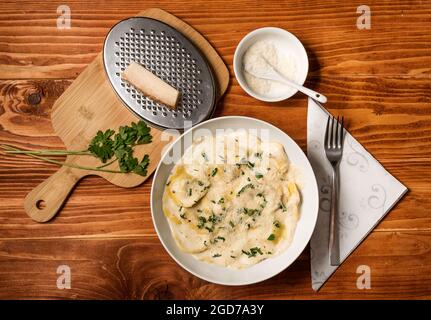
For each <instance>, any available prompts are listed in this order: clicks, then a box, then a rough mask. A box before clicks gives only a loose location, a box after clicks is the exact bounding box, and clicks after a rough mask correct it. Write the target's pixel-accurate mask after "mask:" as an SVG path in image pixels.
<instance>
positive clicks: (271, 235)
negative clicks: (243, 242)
mask: <svg viewBox="0 0 431 320" xmlns="http://www.w3.org/2000/svg"><path fill="white" fill-rule="evenodd" d="M266 240H269V241H274V240H275V234H273V233H271V234H270V235H269V237H268V239H266Z"/></svg>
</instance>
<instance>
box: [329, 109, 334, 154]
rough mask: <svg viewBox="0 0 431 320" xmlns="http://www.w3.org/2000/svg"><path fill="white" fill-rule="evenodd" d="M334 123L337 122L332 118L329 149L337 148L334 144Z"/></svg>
mask: <svg viewBox="0 0 431 320" xmlns="http://www.w3.org/2000/svg"><path fill="white" fill-rule="evenodd" d="M334 122H335V119H334V117H332V116H331V134H330V136H329V139H330V142H329V143H330V145H329V147H330V148H335V144H334V140H335V137H334Z"/></svg>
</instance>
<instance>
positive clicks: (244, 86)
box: [233, 27, 309, 102]
mask: <svg viewBox="0 0 431 320" xmlns="http://www.w3.org/2000/svg"><path fill="white" fill-rule="evenodd" d="M268 31H269V32H281V33H284V34H285V35H287V36H289V37H291V38H292V39H294V41H295V42H297V44H298V49H299V51H301V52H302V54H303V55H304V56H305V58H306V59H305V61H306V65H305V67H304V69H305V72H304V77H303V79H301V80H300V81H299V82H298V84H299V85H303V84H304V83H305V80H307V75H308V68H309V61H308V55H307V50H305V47H304V45H303V44H302V42H301V41H300V40H299V39H298V38H297V37H296V36H295V35H294V34H293V33H291V32H289V31H287V30H285V29H282V28H278V27H263V28H258V29H255V30H253V31H251V32H249V33H248V34H246V35H245V36H244V38H242V39H241V41H240V42H239V43H238V45H237V47H236V49H235V53H234V55H233V71H234V74H235V78H236V80H237V81H238V83H239V85H240V87H241V88H242V89H243V90H244V91H245V92H246V93H247V94H248V95H250V96H251V97H253V98H255V99H257V100H260V101H264V102H280V101H283V100H286V99H289V98H290V97H292V96H294V95H295V94H296V93H297V92H298V90H294V91H292V93H287V94H285V95H282V96H279V97H274V98H271V97H266V96H263V95H260V94H258V93H256V92H254V91H253V90H251V89H250V88H249V87H248V85H247V84H246V83H245V82H244V81H242V80H241V76H240V73H241V70H240V69H239V68H240V65H241V61H239V57H238V54H239V53H238V51H239V49H240V48H241V47H242V46H244V44H245V43H246V41H248V40H249V39H251V38H252V37H255V36H256V35H258V34H260V33H263V32H268Z"/></svg>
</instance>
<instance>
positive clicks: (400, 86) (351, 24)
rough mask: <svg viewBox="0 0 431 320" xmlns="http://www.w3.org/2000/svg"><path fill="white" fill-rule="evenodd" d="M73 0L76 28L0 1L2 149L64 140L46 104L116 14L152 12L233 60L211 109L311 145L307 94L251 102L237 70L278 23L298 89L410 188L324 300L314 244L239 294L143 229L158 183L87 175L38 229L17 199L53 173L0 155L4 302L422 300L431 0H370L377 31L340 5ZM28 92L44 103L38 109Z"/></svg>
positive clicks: (428, 199)
mask: <svg viewBox="0 0 431 320" xmlns="http://www.w3.org/2000/svg"><path fill="white" fill-rule="evenodd" d="M68 4H69V5H70V7H71V10H72V29H70V30H58V29H57V28H56V18H57V14H56V8H57V5H58V3H56V2H50V1H36V2H31V1H22V2H20V3H19V4H18V3H14V2H2V3H0V78H1V79H2V80H0V93H1V98H0V143H10V144H14V145H17V146H20V147H24V148H63V147H64V145H63V143H62V142H61V140H60V139H59V138H58V137H57V136H56V134H55V132H54V130H53V128H52V124H51V122H50V114H51V111H52V106H53V103H54V102H55V101H56V99H57V98H58V97H59V96H60V95H61V93H62V92H64V90H65V89H66V88H67V87H68V86H69V85H70V84H71V81H72V80H73V79H74V78H76V76H77V75H78V74H79V73H80V72H81V71H82V70H83V69H84V68H85V67H86V66H87V65H88V63H90V62H91V61H92V60H93V59H94V57H95V56H96V55H97V53H98V52H99V51H100V50H101V48H102V44H103V39H104V36H105V35H106V33H107V32H108V30H109V28H110V27H111V26H112V25H113V24H114V23H115V22H116V21H118V20H120V19H122V18H125V17H128V16H131V15H134V14H136V12H138V11H140V10H144V9H145V8H149V7H154V6H158V7H161V8H163V9H166V10H168V11H171V12H172V13H173V14H175V15H177V16H178V17H180V18H181V19H184V20H185V21H186V22H187V23H190V24H191V25H192V26H193V27H194V28H196V29H197V30H198V31H199V32H200V33H202V34H204V35H205V37H206V38H207V39H208V40H209V41H210V42H211V44H212V45H213V46H214V47H215V48H216V49H217V51H218V52H219V53H220V54H221V56H222V58H223V60H224V61H225V62H226V64H227V65H228V68H229V72H230V85H229V87H228V91H227V93H226V94H225V96H224V97H223V99H222V100H221V101H220V103H219V105H218V107H217V111H216V116H224V115H245V116H252V117H256V118H259V119H262V120H265V121H268V122H270V123H272V124H274V125H276V126H278V127H280V128H281V129H282V130H284V131H285V132H286V133H288V134H289V135H290V136H291V137H292V138H294V139H295V140H296V141H297V142H298V143H299V144H300V145H301V147H302V148H303V149H304V150H305V147H306V99H305V98H304V97H303V96H301V95H295V96H294V97H293V98H292V99H289V100H288V101H284V102H280V103H275V104H267V103H263V102H259V101H256V100H254V99H252V98H251V97H249V96H247V95H246V94H245V93H244V92H243V91H242V89H241V88H240V87H239V86H238V83H237V82H236V80H235V78H234V74H233V69H232V60H233V53H234V51H235V47H236V45H237V43H238V42H239V41H240V39H241V38H242V37H243V36H244V35H245V34H247V33H248V32H249V31H251V30H253V29H255V28H258V27H263V26H268V25H271V26H278V27H282V28H285V29H288V30H289V31H292V32H293V33H295V34H296V35H297V36H298V37H299V38H300V39H301V41H303V43H304V44H305V46H306V49H307V52H308V54H309V58H310V75H309V77H308V80H307V85H308V86H310V88H312V89H314V90H317V91H322V92H323V93H324V94H325V95H327V96H328V99H329V103H328V105H327V107H328V109H329V110H330V111H331V112H332V113H333V114H334V115H344V116H345V117H346V118H347V119H348V123H347V127H348V129H349V131H350V132H351V133H352V134H353V135H354V136H355V137H356V138H357V139H358V140H359V141H360V142H361V143H362V144H363V145H364V147H366V148H367V149H368V150H369V151H370V152H371V153H372V154H373V155H374V156H375V157H376V158H377V159H378V160H379V161H380V162H381V163H382V164H383V165H384V166H385V168H386V169H388V170H389V172H391V173H392V174H393V175H394V176H395V177H397V178H398V179H399V180H400V181H401V182H403V183H404V184H405V185H406V186H407V187H408V188H409V192H408V193H407V195H406V196H405V197H404V198H403V199H402V201H401V202H400V203H399V204H397V205H396V207H395V208H394V209H393V210H392V211H391V212H390V213H389V214H388V215H387V217H386V218H385V219H384V220H383V221H382V222H381V223H380V224H379V225H378V226H377V228H376V229H375V230H374V231H373V232H372V234H371V235H370V236H369V237H368V238H367V239H366V241H364V242H363V243H362V244H361V245H360V246H359V248H358V249H357V250H355V252H354V253H353V254H352V255H351V256H350V257H349V258H348V260H347V261H346V262H345V263H344V264H343V265H342V266H341V267H340V268H339V270H337V272H336V273H335V274H334V275H333V276H332V277H331V278H330V279H329V281H328V282H327V283H326V284H325V285H324V287H323V288H322V290H321V291H320V292H319V293H314V292H313V291H312V290H311V281H310V277H311V275H310V266H309V252H307V251H306V252H304V253H303V254H302V255H301V257H300V259H298V260H297V261H296V262H295V263H294V264H293V265H292V266H291V267H290V268H288V269H287V270H286V271H284V272H283V273H281V274H280V275H278V276H276V277H275V278H273V279H270V280H268V281H265V282H263V283H260V284H257V285H252V286H241V287H233V288H232V287H225V286H218V285H213V284H209V283H207V282H205V281H202V280H199V279H198V278H196V277H194V276H192V275H190V274H188V273H187V272H186V271H184V270H183V269H182V268H181V267H179V266H178V265H176V264H175V262H174V261H173V260H172V259H171V258H170V257H169V256H168V254H167V253H166V252H165V251H164V249H163V248H162V246H161V244H160V242H159V240H158V239H157V237H156V234H155V231H154V228H153V225H152V222H151V214H150V208H149V194H150V188H151V178H150V179H149V180H148V181H146V182H145V183H144V184H142V185H141V186H139V187H136V188H133V189H122V188H119V187H116V186H113V185H111V184H109V183H107V182H106V181H104V180H103V179H101V178H99V177H88V178H85V179H83V180H82V181H80V182H79V184H78V186H77V188H76V189H75V190H74V193H73V195H72V196H71V197H70V199H69V201H68V203H67V204H66V205H65V207H64V208H63V210H62V212H61V215H59V216H58V217H56V218H55V219H53V220H52V222H50V223H47V224H45V225H38V224H35V223H34V222H33V221H31V220H30V219H28V218H27V216H26V215H25V212H24V210H23V207H22V205H23V198H24V196H25V194H26V193H27V192H29V191H30V190H31V189H32V188H33V187H35V186H36V185H37V184H38V183H40V182H42V181H43V180H44V179H46V178H47V177H48V176H50V175H51V174H53V173H54V172H55V171H56V170H57V168H56V167H55V166H53V165H47V164H42V163H40V162H39V161H36V160H34V159H29V158H25V157H9V156H7V157H6V156H4V155H1V154H0V298H10V297H13V298H67V299H76V298H90V299H105V298H107V299H117V298H133V299H143V298H145V299H172V298H184V299H196V298H214V299H215V298H226V299H240V298H246V299H247V298H256V299H271V298H280V299H305V298H312V299H326V298H330V299H332V298H354V299H372V298H383V299H386V298H417V299H423V298H427V299H429V298H431V279H430V274H431V270H430V266H431V251H430V243H431V234H430V232H431V217H430V215H429V212H430V211H431V169H430V168H431V104H430V94H431V68H430V66H431V63H430V62H431V44H430V43H431V41H430V40H431V35H430V33H429V32H428V30H429V27H430V26H431V20H430V16H431V3H429V2H424V1H408V2H405V1H395V2H393V1H369V2H368V3H367V5H368V6H370V8H371V10H372V28H371V30H358V29H357V28H356V18H357V17H358V14H357V13H356V7H357V5H359V4H362V3H351V2H345V1H344V2H328V1H323V0H320V1H281V2H280V1H264V2H259V3H258V2H257V1H223V0H218V1H211V2H208V1H205V2H204V1H193V2H191V1H190V2H189V1H177V0H175V1H169V2H168V1H157V3H156V2H155V1H135V2H130V1H118V0H116V1H111V2H109V4H107V3H100V4H97V3H96V4H94V5H91V8H90V7H89V5H88V4H87V2H86V1H74V0H72V1H68ZM23 8H25V10H24V9H23ZM30 26H31V27H30ZM35 93H36V94H39V95H40V98H41V99H40V100H41V101H40V103H37V104H31V103H30V102H31V101H33V102H34V96H33V98H32V99H30V96H31V95H32V94H35ZM60 264H69V265H70V266H71V268H72V277H73V278H72V289H71V290H58V289H56V287H55V283H56V277H57V275H56V273H55V271H56V268H57V266H58V265H60ZM363 264H365V265H369V266H370V267H371V271H372V289H371V290H358V289H357V288H356V279H357V276H358V275H357V274H356V268H357V267H358V266H359V265H363ZM41 274H43V276H41Z"/></svg>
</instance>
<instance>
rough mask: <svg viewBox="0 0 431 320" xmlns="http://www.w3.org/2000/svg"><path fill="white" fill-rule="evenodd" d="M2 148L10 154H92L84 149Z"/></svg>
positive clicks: (5, 146) (2, 146)
mask: <svg viewBox="0 0 431 320" xmlns="http://www.w3.org/2000/svg"><path fill="white" fill-rule="evenodd" d="M0 147H1V148H2V149H5V150H7V151H5V152H6V153H9V154H34V155H40V156H67V155H91V153H90V152H89V151H87V150H82V151H67V150H22V149H17V148H14V149H13V150H10V149H8V148H10V146H8V145H0Z"/></svg>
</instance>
